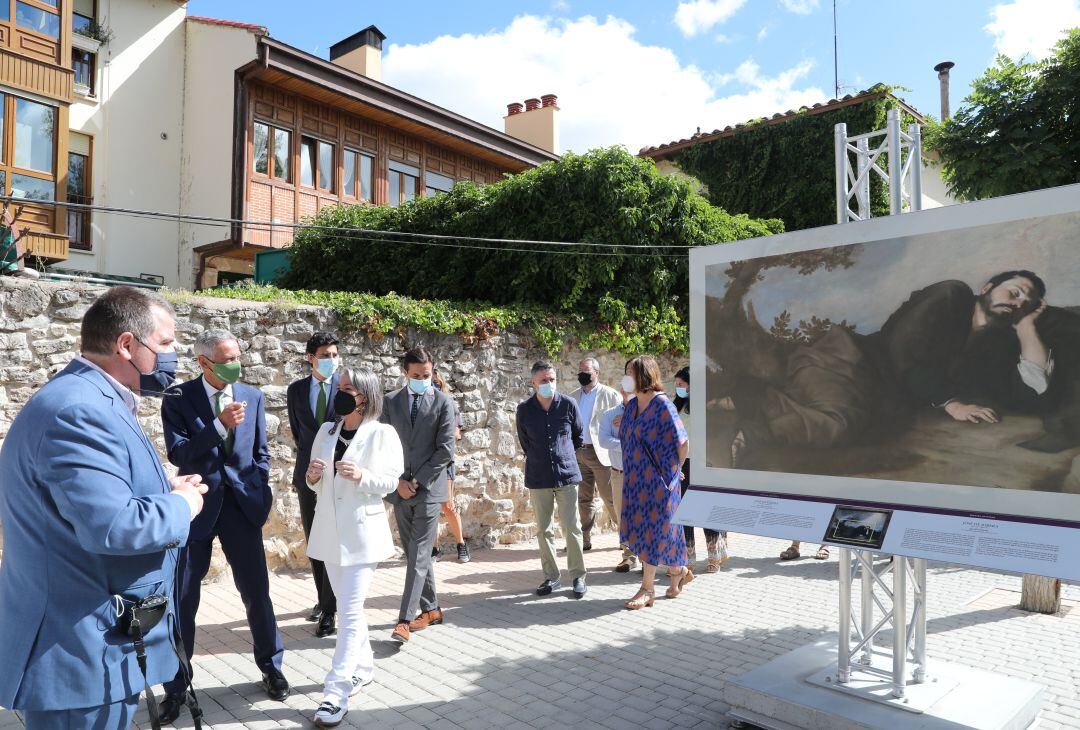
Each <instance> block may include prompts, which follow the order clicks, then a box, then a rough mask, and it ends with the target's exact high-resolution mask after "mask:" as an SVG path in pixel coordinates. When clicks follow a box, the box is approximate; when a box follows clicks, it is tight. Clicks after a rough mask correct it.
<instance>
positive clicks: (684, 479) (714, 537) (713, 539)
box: [679, 459, 727, 550]
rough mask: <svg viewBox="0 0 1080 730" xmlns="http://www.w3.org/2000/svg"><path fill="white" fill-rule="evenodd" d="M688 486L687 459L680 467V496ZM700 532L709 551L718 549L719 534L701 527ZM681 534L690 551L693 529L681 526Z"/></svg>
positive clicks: (688, 462)
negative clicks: (703, 535) (684, 537)
mask: <svg viewBox="0 0 1080 730" xmlns="http://www.w3.org/2000/svg"><path fill="white" fill-rule="evenodd" d="M689 486H690V460H689V459H687V460H686V461H684V462H683V465H682V475H681V476H680V477H679V490H680V491H681V492H682V496H684V497H685V496H686V490H687V488H688V487H689ZM701 531H702V532H704V533H705V544H706V545H707V546H708V547H709V549H710V550H713V549H714V548H715V549H719V548H718V547H717V546H718V545H719V544H720V541H719V538H720V533H719V532H717V531H716V530H710V529H709V528H708V527H702V528H701ZM683 534H684V535H685V536H686V547H687V549H688V550H692V549H693V547H694V528H693V527H692V526H691V525H683ZM724 537H725V538H727V533H726V532H725V533H724Z"/></svg>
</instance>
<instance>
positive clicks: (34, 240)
mask: <svg viewBox="0 0 1080 730" xmlns="http://www.w3.org/2000/svg"><path fill="white" fill-rule="evenodd" d="M23 240H24V241H25V242H26V252H27V253H28V254H30V255H32V256H37V257H38V258H40V259H41V260H42V261H44V262H45V263H46V264H55V263H57V262H58V261H67V259H68V237H67V236H65V235H64V234H62V233H49V232H47V231H34V230H31V231H27V233H26V235H25V236H24V237H23Z"/></svg>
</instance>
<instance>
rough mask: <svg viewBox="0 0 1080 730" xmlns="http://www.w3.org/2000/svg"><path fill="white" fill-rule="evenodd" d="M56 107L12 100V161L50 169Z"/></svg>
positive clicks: (46, 170)
mask: <svg viewBox="0 0 1080 730" xmlns="http://www.w3.org/2000/svg"><path fill="white" fill-rule="evenodd" d="M55 121H56V110H55V109H53V108H52V107H51V106H45V105H44V104H38V103H37V102H36V101H28V100H27V99H16V100H15V165H16V166H18V167H25V168H27V169H28V170H39V171H41V172H52V171H53V156H54V155H53V128H54V126H55Z"/></svg>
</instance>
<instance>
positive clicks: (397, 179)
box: [388, 170, 401, 205]
mask: <svg viewBox="0 0 1080 730" xmlns="http://www.w3.org/2000/svg"><path fill="white" fill-rule="evenodd" d="M389 182H390V199H389V201H388V202H389V203H390V205H397V204H399V203H400V202H401V173H400V172H398V171H397V170H391V171H390V175H389Z"/></svg>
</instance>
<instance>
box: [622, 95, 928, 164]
mask: <svg viewBox="0 0 1080 730" xmlns="http://www.w3.org/2000/svg"><path fill="white" fill-rule="evenodd" d="M881 96H892V94H891V92H890V91H889V89H888V87H887V86H885V85H884V84H875V85H874V86H871V87H870V88H869V89H866V90H865V91H860V92H858V93H856V94H848V95H847V96H845V97H843V98H841V99H830V100H829V101H827V102H825V103H818V104H814V105H813V106H804V107H800V108H799V109H788V110H787V111H786V112H781V113H777V114H773V115H772V116H771V117H764V118H762V119H751V120H749V121H747V122H744V123H742V124H736V125H734V126H728V127H724V128H723V129H714V130H713V131H711V132H702V131H700V130H699V131H698V132H696V133H694V134H692V135H690V137H689V138H688V139H677V140H673V141H671V142H668V143H667V144H662V145H659V146H656V147H642V148H641V150H639V151H638V156H639V157H652V158H654V159H663V158H665V157H667V156H668V155H670V154H672V153H674V152H678V151H680V150H683V149H686V148H687V147H690V146H691V145H694V144H697V143H699V142H710V141H712V140H715V139H720V138H722V137H730V136H731V135H733V134H736V133H737V132H743V131H746V130H749V129H752V128H754V127H755V126H757V125H759V124H782V123H784V122H786V121H789V120H791V119H794V118H795V117H796V116H798V115H800V114H810V115H814V114H824V113H826V112H831V111H834V110H836V109H841V108H843V107H846V106H854V105H855V104H862V103H863V102H865V101H869V100H870V99H877V98H879V97H881ZM893 98H896V97H893ZM896 100H897V101H898V102H899V103H900V104H901V105H902V106H903V108H904V110H905V111H907V112H909V113H910V114H912V115H914V116H915V117H916V118H917V119H919V120H922V118H923V117H922V115H921V114H920V113H919V112H918V111H917V110H916V109H915V108H914V107H912V106H910V105H909V104H907V103H906V102H904V101H903V100H901V99H898V98H897V99H896Z"/></svg>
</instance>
